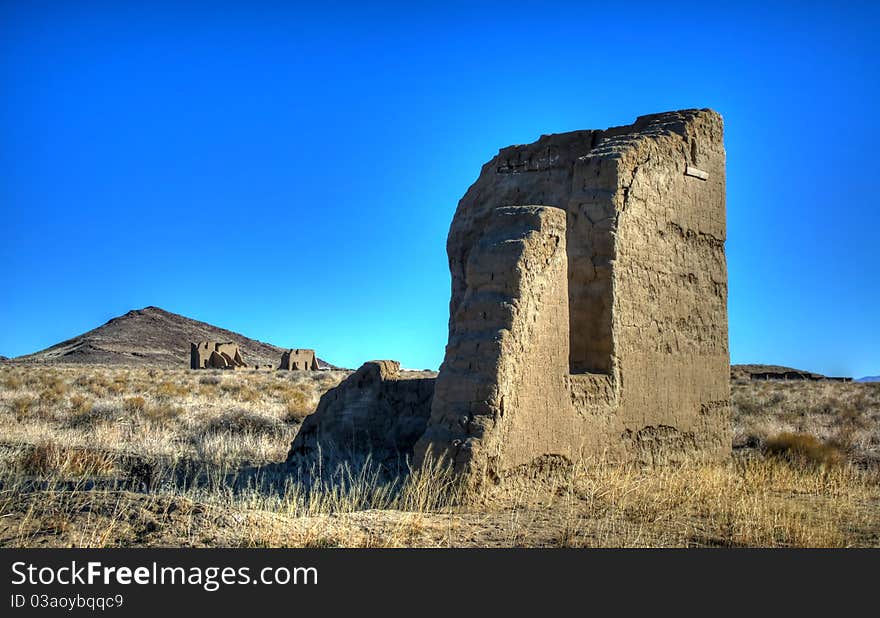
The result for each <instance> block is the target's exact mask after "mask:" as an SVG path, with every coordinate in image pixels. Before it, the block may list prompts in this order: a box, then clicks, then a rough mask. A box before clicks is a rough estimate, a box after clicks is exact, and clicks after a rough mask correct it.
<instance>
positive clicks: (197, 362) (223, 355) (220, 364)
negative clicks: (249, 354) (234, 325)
mask: <svg viewBox="0 0 880 618" xmlns="http://www.w3.org/2000/svg"><path fill="white" fill-rule="evenodd" d="M189 359H190V360H189V366H190V368H191V369H241V368H244V367H247V363H245V362H244V359H242V357H241V352H239V350H238V344H236V343H233V342H232V341H227V342H225V343H218V342H215V341H201V342H199V343H191V344H189Z"/></svg>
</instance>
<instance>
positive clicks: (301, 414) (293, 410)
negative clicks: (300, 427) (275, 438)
mask: <svg viewBox="0 0 880 618" xmlns="http://www.w3.org/2000/svg"><path fill="white" fill-rule="evenodd" d="M285 405H286V412H285V415H284V421H285V422H286V423H300V422H302V420H303V419H304V418H305V417H307V416H308V415H309V414H311V413H312V406H311V405H310V401H309V397H308V396H307V395H306V394H305V393H304V392H302V391H293V392H291V393H290V394H289V395H288V396H287V402H286V404H285Z"/></svg>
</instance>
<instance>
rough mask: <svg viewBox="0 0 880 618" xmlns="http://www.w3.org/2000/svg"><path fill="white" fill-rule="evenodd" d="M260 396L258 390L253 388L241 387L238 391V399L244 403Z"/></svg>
mask: <svg viewBox="0 0 880 618" xmlns="http://www.w3.org/2000/svg"><path fill="white" fill-rule="evenodd" d="M259 398H260V393H259V391H257V390H255V389H253V388H243V389H241V390H240V391H239V392H238V399H239V400H240V401H244V402H245V403H251V402H254V401H256V400H257V399H259Z"/></svg>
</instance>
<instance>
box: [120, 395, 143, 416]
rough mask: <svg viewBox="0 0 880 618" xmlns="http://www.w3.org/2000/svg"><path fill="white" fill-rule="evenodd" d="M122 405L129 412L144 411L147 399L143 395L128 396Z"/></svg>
mask: <svg viewBox="0 0 880 618" xmlns="http://www.w3.org/2000/svg"><path fill="white" fill-rule="evenodd" d="M122 406H123V407H124V408H125V409H126V411H128V412H143V411H144V408H146V407H147V400H146V399H144V398H143V397H141V396H135V397H128V398H126V399H125V401H124V402H123V404H122Z"/></svg>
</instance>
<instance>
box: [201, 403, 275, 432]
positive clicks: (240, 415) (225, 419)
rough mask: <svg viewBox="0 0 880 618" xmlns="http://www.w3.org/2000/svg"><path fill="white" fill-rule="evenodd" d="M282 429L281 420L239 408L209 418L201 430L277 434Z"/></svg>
mask: <svg viewBox="0 0 880 618" xmlns="http://www.w3.org/2000/svg"><path fill="white" fill-rule="evenodd" d="M283 429H284V428H283V424H282V423H281V421H279V420H278V419H276V418H274V417H271V416H266V415H264V414H259V413H258V412H253V411H251V410H245V409H241V408H240V409H236V410H231V411H229V412H224V413H223V414H221V415H220V416H215V417H214V418H212V419H209V420H208V421H207V422H206V423H205V424H204V426H203V428H202V431H203V432H204V433H226V434H243V433H250V434H256V435H270V436H277V435H279V434H281V433H282V431H283Z"/></svg>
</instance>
